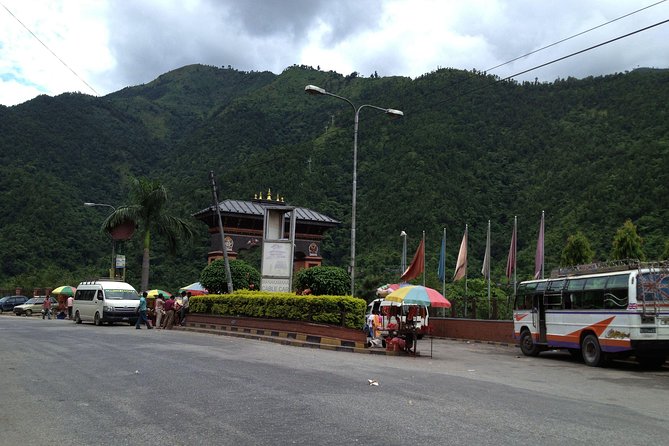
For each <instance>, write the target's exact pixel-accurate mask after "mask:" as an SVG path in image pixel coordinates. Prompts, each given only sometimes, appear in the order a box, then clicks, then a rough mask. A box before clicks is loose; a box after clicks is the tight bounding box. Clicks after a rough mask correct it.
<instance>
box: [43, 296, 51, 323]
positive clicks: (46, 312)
mask: <svg viewBox="0 0 669 446" xmlns="http://www.w3.org/2000/svg"><path fill="white" fill-rule="evenodd" d="M45 317H48V318H49V320H51V297H50V296H46V297H45V298H44V303H43V304H42V319H44V318H45Z"/></svg>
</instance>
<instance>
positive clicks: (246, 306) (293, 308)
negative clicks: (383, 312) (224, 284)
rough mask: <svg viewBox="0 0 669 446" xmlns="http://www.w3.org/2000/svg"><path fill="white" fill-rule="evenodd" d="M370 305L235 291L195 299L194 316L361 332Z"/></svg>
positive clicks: (350, 299)
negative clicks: (275, 321)
mask: <svg viewBox="0 0 669 446" xmlns="http://www.w3.org/2000/svg"><path fill="white" fill-rule="evenodd" d="M366 307H367V303H366V302H365V301H364V300H362V299H358V298H354V297H345V296H300V295H296V294H292V293H270V292H264V291H255V292H252V291H248V290H247V291H235V292H233V293H232V294H219V295H206V296H193V297H192V298H191V300H190V304H189V308H190V311H191V312H192V313H205V314H216V315H222V316H246V317H260V318H272V319H287V320H293V321H303V322H318V323H323V324H330V325H340V326H342V327H347V328H360V327H362V326H363V324H364V320H365V309H366Z"/></svg>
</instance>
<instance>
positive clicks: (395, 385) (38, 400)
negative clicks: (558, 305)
mask: <svg viewBox="0 0 669 446" xmlns="http://www.w3.org/2000/svg"><path fill="white" fill-rule="evenodd" d="M432 347H433V357H432V358H427V357H419V358H407V357H385V356H372V355H365V354H354V353H345V352H332V351H324V350H316V349H308V348H299V347H290V346H283V345H279V344H274V343H269V342H262V341H255V340H246V339H238V338H232V337H225V336H214V335H208V334H199V333H189V332H183V331H162V330H146V329H143V330H135V329H134V328H132V327H128V326H127V325H117V326H103V327H95V326H93V325H89V324H84V325H75V324H73V323H72V322H70V321H62V320H51V321H48V320H42V319H38V318H36V317H33V318H25V317H16V316H13V315H6V316H2V317H0V373H1V376H2V379H1V383H0V445H47V444H49V445H52V444H57V445H59V446H65V445H81V444H90V445H99V444H109V445H124V444H170V445H182V444H183V445H186V444H188V445H201V444H216V445H290V444H298V445H335V444H336V445H344V444H346V445H349V444H365V445H407V444H428V445H431V444H453V445H496V446H498V445H521V444H522V445H527V444H540V445H553V444H560V445H562V444H569V445H579V444H583V445H586V444H587V445H607V446H611V445H642V444H667V438H669V425H668V424H667V413H668V411H667V405H668V404H669V399H668V398H667V396H668V395H669V369H668V368H667V367H666V366H665V368H664V369H662V370H659V371H648V370H642V369H640V368H639V367H638V366H637V365H635V364H632V363H624V362H621V363H617V364H615V365H614V366H611V367H607V368H603V369H595V368H589V367H586V366H584V365H583V364H580V363H577V362H575V361H573V360H572V359H571V358H570V356H569V355H568V354H564V353H561V352H555V353H547V354H544V355H542V356H540V357H539V358H526V357H523V356H521V355H520V353H519V351H518V350H517V349H516V348H515V347H503V346H494V345H487V344H474V343H470V344H468V343H464V342H457V341H444V340H435V341H434V343H433V344H432ZM419 349H420V350H421V351H422V353H423V354H425V353H427V352H429V350H430V342H429V341H421V342H420V343H419ZM369 379H373V380H376V381H377V382H378V384H379V385H378V386H372V385H369V383H368V380H369Z"/></svg>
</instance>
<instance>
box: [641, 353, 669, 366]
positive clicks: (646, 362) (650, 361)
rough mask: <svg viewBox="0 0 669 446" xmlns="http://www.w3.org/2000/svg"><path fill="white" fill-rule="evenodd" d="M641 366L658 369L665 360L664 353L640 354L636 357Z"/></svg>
mask: <svg viewBox="0 0 669 446" xmlns="http://www.w3.org/2000/svg"><path fill="white" fill-rule="evenodd" d="M636 360H637V362H638V363H639V364H640V365H641V367H644V368H648V369H659V368H661V367H662V366H663V365H664V363H665V362H666V360H667V357H666V356H665V355H641V356H637V357H636Z"/></svg>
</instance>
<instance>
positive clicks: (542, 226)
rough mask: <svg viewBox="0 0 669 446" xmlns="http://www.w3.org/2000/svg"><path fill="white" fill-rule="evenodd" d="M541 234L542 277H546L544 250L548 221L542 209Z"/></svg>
mask: <svg viewBox="0 0 669 446" xmlns="http://www.w3.org/2000/svg"><path fill="white" fill-rule="evenodd" d="M541 235H542V237H541V278H542V279H543V278H544V259H545V255H544V253H545V251H544V247H545V243H544V240H545V237H546V223H545V220H544V211H541Z"/></svg>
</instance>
